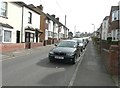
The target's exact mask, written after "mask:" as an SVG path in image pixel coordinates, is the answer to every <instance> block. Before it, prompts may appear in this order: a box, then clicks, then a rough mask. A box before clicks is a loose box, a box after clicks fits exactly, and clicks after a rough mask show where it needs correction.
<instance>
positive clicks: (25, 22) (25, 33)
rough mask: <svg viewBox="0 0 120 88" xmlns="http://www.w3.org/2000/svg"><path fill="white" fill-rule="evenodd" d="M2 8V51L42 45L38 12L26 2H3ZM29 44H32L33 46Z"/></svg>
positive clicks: (0, 25)
mask: <svg viewBox="0 0 120 88" xmlns="http://www.w3.org/2000/svg"><path fill="white" fill-rule="evenodd" d="M0 6H1V7H0V8H1V9H0V10H1V11H0V12H1V13H0V19H1V20H0V31H1V32H0V33H1V36H0V41H1V46H2V51H11V50H17V49H24V48H29V47H35V46H37V45H41V43H39V40H40V39H39V35H40V33H42V32H41V31H40V13H39V12H38V11H36V10H33V9H32V8H30V7H29V6H28V5H26V4H25V3H24V2H1V5H0ZM14 11H15V12H14ZM28 42H31V45H30V44H28Z"/></svg>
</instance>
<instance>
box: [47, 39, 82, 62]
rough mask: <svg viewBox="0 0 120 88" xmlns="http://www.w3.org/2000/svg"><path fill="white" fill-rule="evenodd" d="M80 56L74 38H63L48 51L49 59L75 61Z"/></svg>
mask: <svg viewBox="0 0 120 88" xmlns="http://www.w3.org/2000/svg"><path fill="white" fill-rule="evenodd" d="M79 56H80V50H79V46H78V43H77V41H76V40H63V41H61V42H60V43H59V44H58V45H56V47H55V48H53V49H52V50H50V52H49V61H57V60H62V61H65V62H71V63H72V64H75V63H76V60H77V58H78V57H79Z"/></svg>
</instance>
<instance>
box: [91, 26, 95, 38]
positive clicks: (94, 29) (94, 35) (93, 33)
mask: <svg viewBox="0 0 120 88" xmlns="http://www.w3.org/2000/svg"><path fill="white" fill-rule="evenodd" d="M92 25H93V26H94V31H93V36H95V24H92Z"/></svg>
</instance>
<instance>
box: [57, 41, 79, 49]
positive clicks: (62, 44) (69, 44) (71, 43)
mask: <svg viewBox="0 0 120 88" xmlns="http://www.w3.org/2000/svg"><path fill="white" fill-rule="evenodd" d="M76 46H77V43H76V42H74V41H62V42H60V43H59V44H58V47H71V48H75V47H76Z"/></svg>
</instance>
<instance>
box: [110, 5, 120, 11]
mask: <svg viewBox="0 0 120 88" xmlns="http://www.w3.org/2000/svg"><path fill="white" fill-rule="evenodd" d="M115 10H119V6H111V12H113V11H115Z"/></svg>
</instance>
